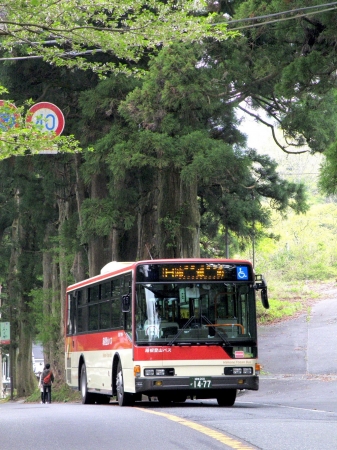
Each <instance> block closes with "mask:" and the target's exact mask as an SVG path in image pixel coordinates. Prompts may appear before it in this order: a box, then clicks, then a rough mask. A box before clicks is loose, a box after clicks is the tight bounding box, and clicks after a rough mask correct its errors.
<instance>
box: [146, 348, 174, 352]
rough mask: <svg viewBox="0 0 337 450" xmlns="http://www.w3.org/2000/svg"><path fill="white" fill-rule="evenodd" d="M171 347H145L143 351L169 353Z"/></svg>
mask: <svg viewBox="0 0 337 450" xmlns="http://www.w3.org/2000/svg"><path fill="white" fill-rule="evenodd" d="M171 350H172V349H171V348H161V347H155V348H147V349H146V350H145V353H164V352H166V353H171Z"/></svg>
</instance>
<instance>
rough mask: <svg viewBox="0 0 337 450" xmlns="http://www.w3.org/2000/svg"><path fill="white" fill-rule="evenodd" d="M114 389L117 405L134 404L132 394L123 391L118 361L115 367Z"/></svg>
mask: <svg viewBox="0 0 337 450" xmlns="http://www.w3.org/2000/svg"><path fill="white" fill-rule="evenodd" d="M116 390H117V400H118V403H119V406H132V405H133V404H134V396H133V394H130V393H129V392H124V380H123V370H122V364H121V362H120V361H119V363H118V367H117V377H116Z"/></svg>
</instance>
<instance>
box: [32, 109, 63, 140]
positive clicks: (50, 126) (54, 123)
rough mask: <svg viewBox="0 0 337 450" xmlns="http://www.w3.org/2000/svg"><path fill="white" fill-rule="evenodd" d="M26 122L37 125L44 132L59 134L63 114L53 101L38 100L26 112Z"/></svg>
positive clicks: (61, 128)
mask: <svg viewBox="0 0 337 450" xmlns="http://www.w3.org/2000/svg"><path fill="white" fill-rule="evenodd" d="M26 122H27V123H34V124H36V125H38V126H39V127H40V128H41V130H42V131H44V132H46V133H54V134H55V136H59V135H60V134H61V133H62V131H63V129H64V116H63V113H62V111H61V110H60V108H58V107H57V106H56V105H54V104H53V103H49V102H40V103H36V104H35V105H33V106H32V107H31V108H30V109H29V111H28V114H27V119H26Z"/></svg>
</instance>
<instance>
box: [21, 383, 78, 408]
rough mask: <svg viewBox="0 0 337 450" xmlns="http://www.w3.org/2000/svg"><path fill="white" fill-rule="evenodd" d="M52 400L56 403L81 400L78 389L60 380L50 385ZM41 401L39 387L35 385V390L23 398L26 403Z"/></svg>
mask: <svg viewBox="0 0 337 450" xmlns="http://www.w3.org/2000/svg"><path fill="white" fill-rule="evenodd" d="M51 396H52V402H57V403H78V402H81V394H80V392H79V391H75V390H74V389H71V388H70V387H69V386H68V385H66V384H64V383H62V382H61V381H56V382H55V383H54V384H53V387H52V392H51ZM40 401H41V392H40V388H39V387H38V386H37V387H36V389H35V391H34V392H33V393H32V395H30V396H29V397H27V398H26V399H25V402H28V403H39V402H40Z"/></svg>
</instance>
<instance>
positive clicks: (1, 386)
mask: <svg viewBox="0 0 337 450" xmlns="http://www.w3.org/2000/svg"><path fill="white" fill-rule="evenodd" d="M1 288H2V286H1V285H0V323H1ZM2 377H3V370H2V347H1V344H0V397H3V391H4V387H3V384H2Z"/></svg>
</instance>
